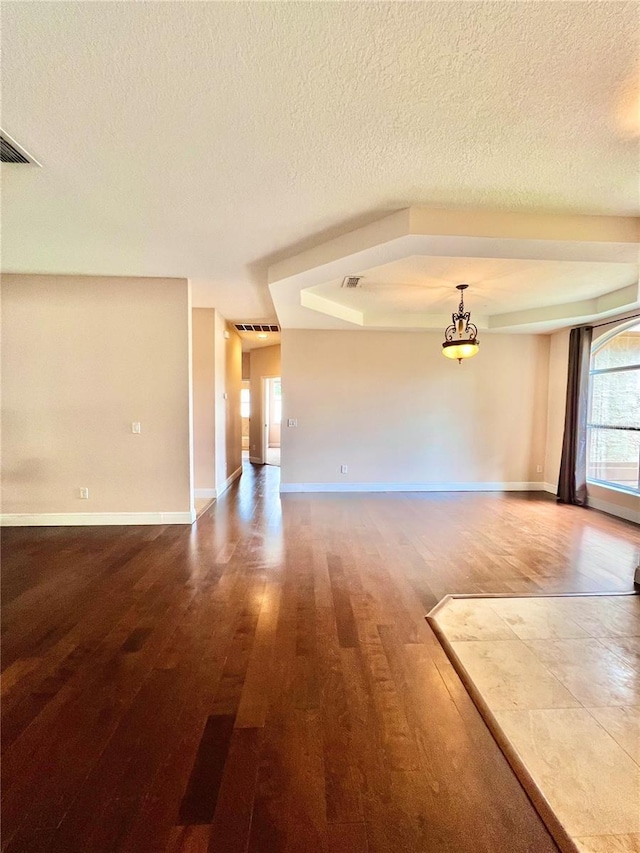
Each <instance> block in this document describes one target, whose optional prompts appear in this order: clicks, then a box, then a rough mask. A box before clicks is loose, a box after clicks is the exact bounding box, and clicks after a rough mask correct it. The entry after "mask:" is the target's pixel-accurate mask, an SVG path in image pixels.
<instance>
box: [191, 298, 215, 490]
mask: <svg viewBox="0 0 640 853" xmlns="http://www.w3.org/2000/svg"><path fill="white" fill-rule="evenodd" d="M192 322H193V331H192V358H193V470H194V485H195V488H196V490H200V491H202V492H205V491H206V492H211V495H210V497H213V492H214V490H215V488H216V453H215V452H216V448H215V370H214V353H215V347H214V342H215V311H214V309H213V308H194V309H193V321H192ZM204 496H205V495H204V494H203V495H202V497H204Z"/></svg>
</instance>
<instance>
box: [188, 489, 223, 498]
mask: <svg viewBox="0 0 640 853" xmlns="http://www.w3.org/2000/svg"><path fill="white" fill-rule="evenodd" d="M193 495H194V497H196V498H217V497H218V493H217V491H216V490H215V489H195V490H194V492H193Z"/></svg>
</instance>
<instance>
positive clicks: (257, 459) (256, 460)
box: [249, 456, 262, 465]
mask: <svg viewBox="0 0 640 853" xmlns="http://www.w3.org/2000/svg"><path fill="white" fill-rule="evenodd" d="M249 462H253V464H254V465H262V459H260V457H259V456H250V457H249Z"/></svg>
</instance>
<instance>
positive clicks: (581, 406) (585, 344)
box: [558, 326, 593, 506]
mask: <svg viewBox="0 0 640 853" xmlns="http://www.w3.org/2000/svg"><path fill="white" fill-rule="evenodd" d="M592 334H593V328H592V327H591V326H580V327H579V328H577V329H571V337H570V338H569V374H568V377H567V407H566V411H565V418H564V439H563V442H562V458H561V460H560V476H559V478H558V500H560V501H562V502H563V503H566V504H577V505H578V506H584V505H585V504H586V502H587V415H588V405H589V364H590V360H591V337H592Z"/></svg>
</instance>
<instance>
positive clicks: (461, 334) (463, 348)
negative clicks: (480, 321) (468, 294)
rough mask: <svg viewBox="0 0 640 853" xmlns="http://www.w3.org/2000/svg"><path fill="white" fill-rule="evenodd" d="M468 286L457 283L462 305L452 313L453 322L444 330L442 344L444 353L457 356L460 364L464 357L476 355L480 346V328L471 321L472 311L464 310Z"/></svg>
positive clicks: (451, 356) (450, 356) (447, 355)
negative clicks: (465, 292) (465, 293)
mask: <svg viewBox="0 0 640 853" xmlns="http://www.w3.org/2000/svg"><path fill="white" fill-rule="evenodd" d="M468 287H469V285H468V284H458V285H456V290H459V291H460V305H459V306H458V312H457V313H456V314H452V315H451V319H452V320H453V323H452V324H451V325H450V326H447V328H446V329H445V330H444V337H445V340H444V343H443V344H442V354H443V355H444V356H446V357H447V358H457V359H458V364H462V359H463V358H471V356H473V355H475V354H476V353H477V352H478V349H479V347H480V341H479V340H478V329H477V328H476V327H475V326H474V325H473V323H471V322H470V319H471V312H469V311H465V310H464V291H465V290H466V289H467V288H468Z"/></svg>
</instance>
